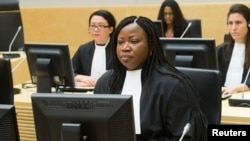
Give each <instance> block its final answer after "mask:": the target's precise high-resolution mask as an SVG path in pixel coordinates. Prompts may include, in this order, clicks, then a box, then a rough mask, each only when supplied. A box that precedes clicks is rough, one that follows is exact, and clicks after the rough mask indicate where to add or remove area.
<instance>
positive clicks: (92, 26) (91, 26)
mask: <svg viewBox="0 0 250 141" xmlns="http://www.w3.org/2000/svg"><path fill="white" fill-rule="evenodd" d="M108 27H110V26H107V25H90V26H89V28H90V29H91V30H94V29H96V28H97V29H98V30H100V29H104V28H108Z"/></svg>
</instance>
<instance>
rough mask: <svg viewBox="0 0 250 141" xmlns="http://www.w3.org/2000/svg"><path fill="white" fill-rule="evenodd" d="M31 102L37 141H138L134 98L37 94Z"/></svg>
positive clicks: (111, 95) (102, 95) (33, 95)
mask: <svg viewBox="0 0 250 141" xmlns="http://www.w3.org/2000/svg"><path fill="white" fill-rule="evenodd" d="M31 101H32V109H33V115H34V122H35V129H36V134H37V141H135V127H134V116H133V101H132V96H130V95H118V94H53V93H51V94H43V93H34V94H32V95H31Z"/></svg>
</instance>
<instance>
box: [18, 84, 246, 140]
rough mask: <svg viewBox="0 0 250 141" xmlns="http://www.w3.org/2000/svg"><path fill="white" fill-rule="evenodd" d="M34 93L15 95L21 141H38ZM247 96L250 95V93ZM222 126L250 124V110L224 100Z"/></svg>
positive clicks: (30, 90) (33, 90) (31, 90)
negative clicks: (231, 104)
mask: <svg viewBox="0 0 250 141" xmlns="http://www.w3.org/2000/svg"><path fill="white" fill-rule="evenodd" d="M16 87H20V86H16ZM32 93H36V90H35V89H34V88H27V89H22V92H21V94H17V95H15V99H14V101H15V106H16V111H17V120H18V126H19V134H20V139H21V141H36V133H35V125H34V119H33V112H32V105H31V94H32ZM246 94H249V95H250V92H247V93H246ZM239 95H240V94H235V95H233V96H239ZM221 124H250V108H243V107H231V106H229V104H228V100H223V101H222V115H221Z"/></svg>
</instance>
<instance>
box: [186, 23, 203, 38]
mask: <svg viewBox="0 0 250 141" xmlns="http://www.w3.org/2000/svg"><path fill="white" fill-rule="evenodd" d="M187 22H188V23H192V25H191V26H190V37H192V38H201V37H202V32H201V20H200V19H187Z"/></svg>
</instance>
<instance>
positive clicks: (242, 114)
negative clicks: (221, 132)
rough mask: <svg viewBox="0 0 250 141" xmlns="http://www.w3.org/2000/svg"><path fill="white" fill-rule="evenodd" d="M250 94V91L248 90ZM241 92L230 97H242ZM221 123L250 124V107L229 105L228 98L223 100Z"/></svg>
mask: <svg viewBox="0 0 250 141" xmlns="http://www.w3.org/2000/svg"><path fill="white" fill-rule="evenodd" d="M245 94H246V95H248V96H249V95H250V92H246V93H245ZM240 96H241V93H238V94H233V95H232V96H231V97H230V98H235V97H240ZM221 124H250V108H246V107H233V106H229V103H228V99H226V100H222V113H221Z"/></svg>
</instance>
